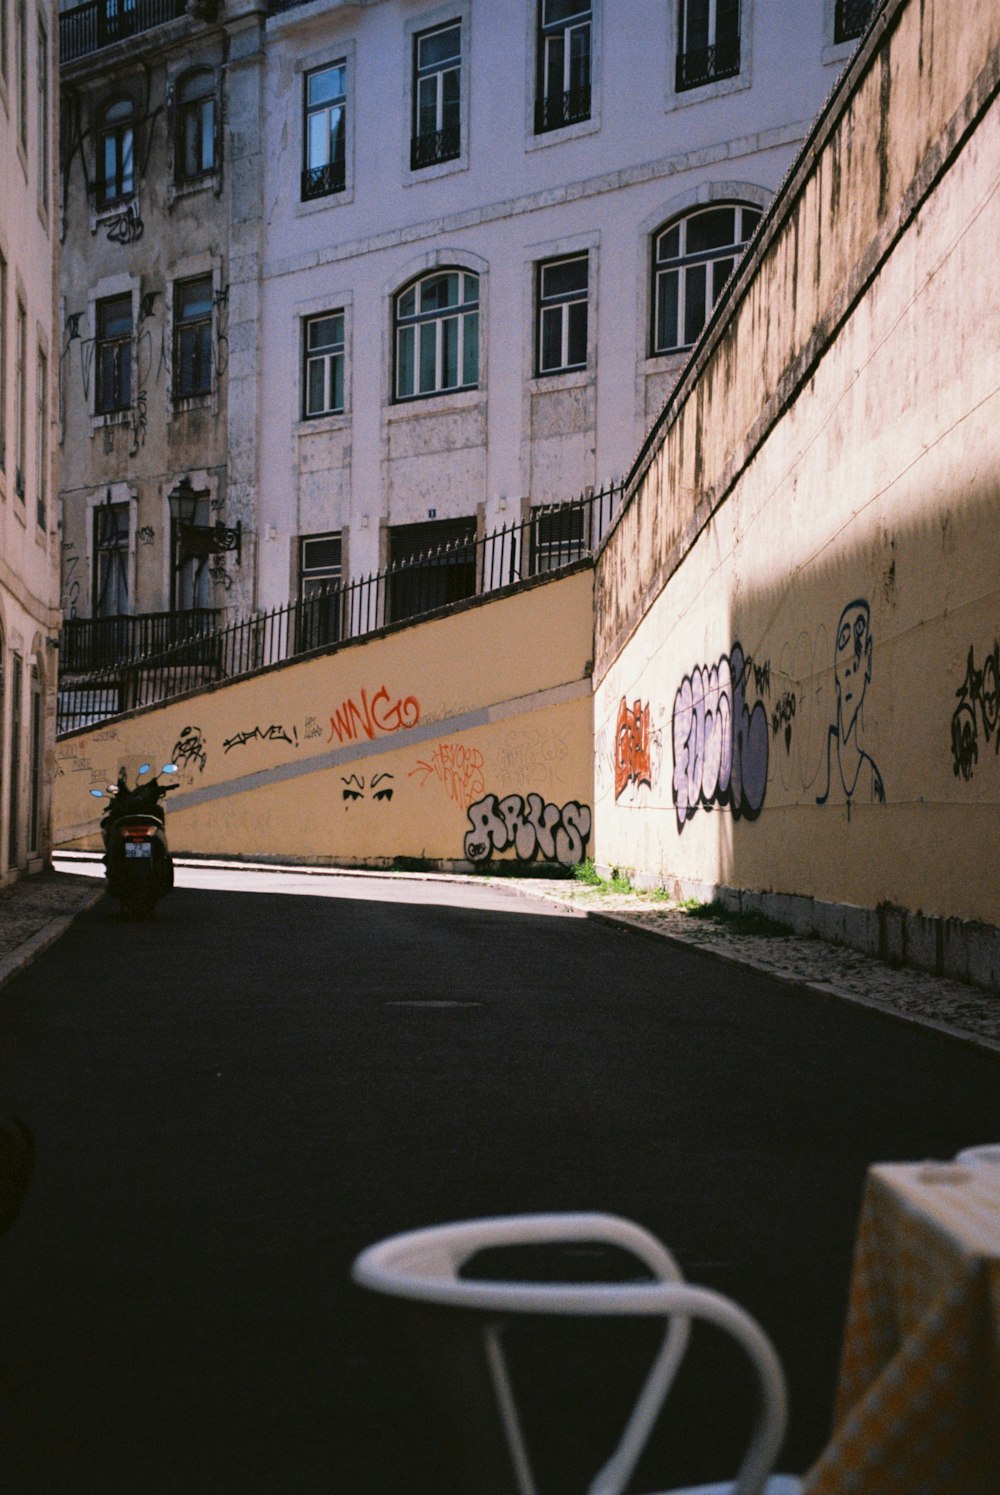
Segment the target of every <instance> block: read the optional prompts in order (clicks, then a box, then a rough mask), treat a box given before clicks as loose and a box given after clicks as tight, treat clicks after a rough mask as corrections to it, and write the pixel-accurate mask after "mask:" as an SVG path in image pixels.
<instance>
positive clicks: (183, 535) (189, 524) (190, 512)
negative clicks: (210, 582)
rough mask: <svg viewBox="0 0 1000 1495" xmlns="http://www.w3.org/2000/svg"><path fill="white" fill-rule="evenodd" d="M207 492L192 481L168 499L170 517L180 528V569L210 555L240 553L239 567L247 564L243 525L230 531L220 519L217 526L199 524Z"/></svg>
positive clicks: (179, 486) (238, 523) (184, 480)
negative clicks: (201, 505)
mask: <svg viewBox="0 0 1000 1495" xmlns="http://www.w3.org/2000/svg"><path fill="white" fill-rule="evenodd" d="M208 493H209V490H208V489H207V488H195V487H194V486H193V485H192V482H191V479H190V478H189V477H183V478H181V480H180V482H179V483H178V484H177V486H176V487H175V488H174V489H173V491H172V492H171V493H170V494H169V495H168V499H167V501H168V503H169V504H170V515H171V518H172V519H173V520H174V523H175V524H176V525H177V549H178V560H177V565H178V567H180V566H182V565H183V564H184V562H185V561H188V560H204V559H206V557H208V556H210V555H222V554H223V553H224V552H226V551H235V552H236V564H237V566H239V565H241V564H242V561H243V524H242V522H241V521H240V520H239V519H237V521H236V524H235V526H234V527H233V528H229V527H228V526H227V525H225V524H223V523H222V520H221V519H219V520H217V521H216V522H215V524H195V522H194V521H195V517H196V515H197V513H198V504H199V502H200V500H201V499H203V498H207V497H208Z"/></svg>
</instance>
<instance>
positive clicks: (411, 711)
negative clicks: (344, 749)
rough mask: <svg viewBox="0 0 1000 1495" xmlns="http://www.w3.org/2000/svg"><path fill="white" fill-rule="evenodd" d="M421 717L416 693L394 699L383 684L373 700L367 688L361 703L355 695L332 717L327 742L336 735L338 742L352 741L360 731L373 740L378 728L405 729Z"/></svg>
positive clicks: (395, 730) (385, 729)
mask: <svg viewBox="0 0 1000 1495" xmlns="http://www.w3.org/2000/svg"><path fill="white" fill-rule="evenodd" d="M419 720H420V703H419V701H418V700H417V698H416V697H415V696H405V697H397V699H396V700H395V701H393V699H392V697H391V696H390V695H389V692H388V690H387V689H386V687H385V686H384V685H381V686H379V688H378V690H377V691H376V692H375V694H374V695H373V696H372V698H371V700H369V699H368V693H367V691H365V690H362V692H361V705H360V706H359V705H358V703H357V702H356V701H355V700H354V698H353V696H349V697H348V699H347V700H346V701H343V702H342V703H341V705H340V706H339V707H338V708H337V710H336V711H335V712H334V714H333V716H331V718H330V735H329V737H328V738H327V742H332V741H333V739H334V737H336V739H337V741H338V742H343V741H344V739H345V738H346V739H347V741H348V742H356V741H357V739H358V733H359V731H360V732H363V733H364V735H365V736H366V737H367V738H368V740H369V742H371V740H372V739H373V738H374V737H375V735H376V733H378V732H382V733H386V734H388V733H390V732H405V731H406V730H407V728H409V727H415V726H416V725H417V722H418V721H419Z"/></svg>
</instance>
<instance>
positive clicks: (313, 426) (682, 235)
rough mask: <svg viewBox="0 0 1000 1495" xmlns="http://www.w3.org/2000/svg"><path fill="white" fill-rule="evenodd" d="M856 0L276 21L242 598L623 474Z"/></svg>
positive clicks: (372, 1) (584, 6)
mask: <svg viewBox="0 0 1000 1495" xmlns="http://www.w3.org/2000/svg"><path fill="white" fill-rule="evenodd" d="M871 9H872V4H871V0H862V3H860V4H854V5H851V4H847V6H846V7H845V5H844V0H767V3H765V0H627V3H625V4H621V3H619V4H610V3H606V0H517V3H510V0H506V3H503V4H498V3H495V0H446V3H440V0H424V3H421V0H369V3H367V4H364V5H361V4H357V3H347V0H311V3H306V4H301V5H295V6H290V7H287V8H283V9H281V10H280V11H279V12H278V13H276V14H273V15H271V16H270V17H269V19H268V21H267V25H266V80H265V104H264V121H265V124H264V150H263V157H264V180H263V201H264V229H263V252H264V261H263V266H262V298H261V305H262V317H261V347H262V350H263V358H262V365H261V368H262V375H261V377H262V386H263V396H262V399H261V405H260V410H261V435H260V486H259V493H260V499H259V515H258V523H259V546H258V566H259V572H258V601H259V603H260V604H261V605H263V606H274V605H277V604H280V603H282V602H284V601H285V600H287V599H288V598H289V597H290V596H295V595H297V594H298V593H300V592H301V591H302V590H304V589H307V588H308V586H309V585H310V582H311V581H314V580H316V579H323V578H326V579H332V578H335V577H336V576H337V575H338V574H342V575H343V576H344V577H345V578H346V577H348V576H351V577H357V576H359V575H363V574H367V573H369V572H371V571H373V570H375V569H376V568H378V567H380V566H382V565H385V564H386V563H387V562H388V561H389V560H391V559H398V558H400V557H401V556H404V555H406V554H408V553H413V551H414V550H415V549H416V548H419V547H420V546H421V545H422V544H425V543H430V542H432V541H435V540H439V539H441V540H444V539H451V538H457V537H458V536H460V535H467V534H468V532H469V528H470V527H475V526H476V525H478V528H479V531H480V532H482V530H483V529H484V528H486V529H489V528H492V527H494V526H497V525H500V524H503V523H509V522H512V521H516V520H519V519H520V518H521V517H522V516H523V515H524V513H525V511H526V510H527V508H528V507H529V506H531V505H536V504H541V503H552V502H559V501H565V500H570V499H573V498H574V497H576V496H578V495H579V494H581V493H583V492H585V491H586V490H589V489H591V488H600V487H602V486H604V485H606V484H608V483H609V482H611V481H613V480H614V479H616V478H617V477H620V476H621V475H622V474H623V473H624V472H625V471H626V470H627V468H628V466H629V464H630V462H631V460H632V458H633V457H634V455H635V453H636V451H637V449H638V447H639V445H640V443H641V441H642V438H643V436H644V434H645V432H646V431H647V429H648V428H649V426H650V424H651V422H652V420H653V419H654V417H655V416H656V414H657V412H658V411H659V409H660V408H661V406H662V404H663V400H664V398H665V395H666V393H667V392H668V390H669V389H670V388H671V387H672V384H673V383H674V381H675V380H676V377H677V375H678V372H679V370H680V368H681V366H682V365H683V363H684V361H685V359H686V356H687V351H686V350H688V349H689V348H690V345H691V343H692V342H693V340H694V338H695V337H696V336H697V333H698V331H699V329H700V327H701V325H702V323H703V322H704V320H705V316H706V312H707V310H708V309H710V306H711V303H712V300H713V297H714V294H716V293H717V292H718V290H719V288H720V287H721V284H722V281H723V280H724V278H725V275H726V274H727V273H728V271H729V269H730V268H731V267H732V264H733V261H734V256H735V255H736V254H737V253H738V252H739V247H740V246H741V245H742V244H743V243H744V242H745V240H746V238H747V237H748V235H749V234H750V233H751V232H752V230H753V228H754V226H755V225H756V223H757V221H758V219H759V216H760V214H761V211H762V210H763V209H764V208H765V207H766V206H767V204H768V202H769V201H770V198H771V196H772V195H773V193H774V190H775V188H776V186H777V185H778V183H779V181H780V179H781V177H782V175H783V173H784V171H785V170H786V168H787V166H788V165H789V163H790V161H791V160H792V158H793V156H794V154H795V152H796V150H797V148H798V146H799V145H800V143H801V141H802V139H803V138H804V136H805V134H806V132H807V129H808V127H809V125H810V123H811V121H812V119H813V117H814V116H815V114H816V113H817V111H818V109H819V107H820V105H821V103H822V102H823V99H824V97H825V96H826V94H827V93H828V91H829V89H830V88H831V87H832V85H833V83H834V82H835V80H836V77H837V75H838V73H839V71H840V68H841V67H842V65H843V62H844V61H845V59H846V57H847V56H848V55H849V54H850V52H851V51H852V49H853V46H854V45H855V42H854V40H853V39H851V38H852V37H854V38H856V36H857V35H858V34H859V32H860V31H861V30H862V29H863V27H864V25H865V23H866V22H867V20H868V17H869V15H870V13H871ZM838 37H843V39H842V40H838Z"/></svg>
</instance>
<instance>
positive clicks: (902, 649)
mask: <svg viewBox="0 0 1000 1495" xmlns="http://www.w3.org/2000/svg"><path fill="white" fill-rule="evenodd" d="M891 8H892V10H893V12H894V14H895V16H896V24H895V25H894V26H893V27H890V28H888V29H887V31H886V32H885V35H884V37H883V40H882V43H881V45H882V47H883V49H884V53H885V55H884V56H883V57H882V58H880V57H879V55H878V53H877V52H873V54H872V55H871V57H868V58H867V59H866V58H865V56H864V52H863V49H862V52H861V53H859V59H858V63H857V65H856V69H855V77H854V81H853V86H852V87H851V88H849V89H848V91H847V92H846V93H845V94H844V96H843V97H842V98H841V99H840V100H839V101H836V100H835V101H834V103H833V104H832V105H831V106H830V110H829V114H828V117H827V119H826V120H825V122H824V127H823V129H822V130H821V131H820V133H819V135H818V136H817V137H816V141H815V143H814V146H813V148H812V151H811V153H808V154H807V155H806V156H804V157H803V160H802V162H801V163H800V166H799V168H798V170H797V172H794V173H793V174H792V175H791V177H790V179H789V181H788V183H787V184H786V187H785V189H784V191H783V194H782V197H781V198H780V199H779V202H778V203H777V204H776V207H775V211H774V214H773V217H772V218H771V219H770V220H769V222H768V225H767V226H768V230H769V231H768V233H765V234H763V235H762V236H761V238H760V240H759V242H758V244H757V245H756V246H755V249H754V250H753V251H751V255H752V257H751V260H750V261H749V262H748V264H749V268H750V273H749V275H748V278H747V279H746V281H745V282H744V283H743V285H742V287H741V288H740V290H739V292H738V294H737V295H736V296H735V297H734V298H733V300H732V302H731V304H729V305H728V306H727V307H726V311H725V315H723V316H720V318H719V319H718V321H717V323H716V325H715V326H714V327H713V328H712V329H711V334H710V336H709V338H708V339H707V340H706V343H705V345H704V346H703V347H702V348H701V349H700V350H698V356H696V357H695V358H694V359H693V360H692V363H691V365H690V366H689V369H688V371H687V372H686V374H685V376H684V378H683V379H682V381H681V383H680V385H679V386H678V389H677V391H676V392H675V395H674V397H673V398H672V400H671V402H670V403H669V404H668V406H667V409H666V412H665V414H664V417H663V420H662V422H661V425H660V428H659V430H658V431H657V433H656V434H655V438H654V439H653V440H652V442H651V444H650V447H649V451H648V453H647V455H646V457H645V458H644V465H643V467H642V469H641V471H640V474H639V476H638V478H637V482H636V486H635V488H634V490H633V492H632V494H631V496H630V498H629V500H628V502H627V504H626V507H625V509H624V511H623V513H622V515H621V517H620V520H619V522H618V525H617V527H616V529H615V530H614V531H613V532H612V534H611V536H610V538H609V540H608V542H607V545H606V548H605V550H604V551H603V553H602V555H601V556H600V557H599V559H598V568H597V588H596V593H595V597H596V606H597V625H596V640H595V653H596V663H595V680H596V694H595V770H594V772H595V784H594V796H595V798H594V826H593V831H592V835H593V836H594V839H595V843H596V846H597V848H598V859H599V860H600V861H601V862H603V863H606V864H613V865H617V866H620V867H625V868H629V869H632V870H633V871H634V872H635V873H636V874H637V875H639V877H640V878H644V879H647V880H649V881H653V882H656V881H659V882H663V883H665V884H666V885H667V886H673V885H675V884H676V885H679V886H680V887H682V888H683V887H686V886H688V885H690V886H691V887H692V888H705V887H709V888H723V889H732V890H738V891H741V892H742V891H748V892H752V893H753V894H755V895H758V894H760V895H767V896H770V895H772V894H773V895H782V896H784V895H788V896H789V897H792V898H795V897H798V898H802V899H805V900H816V901H822V902H824V903H826V904H834V905H837V906H839V907H840V908H852V909H868V910H872V911H875V910H884V909H886V908H892V909H895V910H903V911H909V914H910V915H912V916H913V917H916V916H918V915H919V916H921V917H934V918H938V919H948V920H961V921H980V922H981V923H982V924H984V925H991V926H996V925H998V924H1000V644H998V642H997V640H998V638H1000V582H998V577H1000V524H998V515H1000V476H998V474H1000V352H998V349H1000V301H998V299H997V297H996V295H995V293H994V291H993V289H992V287H991V286H990V285H989V284H988V278H985V277H983V276H982V275H981V274H979V273H977V270H976V267H977V266H981V265H982V264H985V263H988V262H989V258H990V254H991V245H993V244H995V242H996V238H997V235H998V234H1000V194H998V193H997V191H996V178H995V170H993V169H992V167H991V164H990V163H991V162H994V163H995V161H996V159H997V153H998V152H1000V111H997V110H996V108H988V107H986V105H985V104H984V102H983V101H984V98H985V95H983V94H982V93H981V92H980V91H979V88H978V85H977V84H976V78H977V76H978V72H979V70H980V69H981V68H986V69H987V72H988V73H989V76H990V77H991V79H994V80H995V81H996V82H997V83H1000V77H998V73H1000V63H998V56H1000V54H998V52H997V50H996V48H997V46H998V43H1000V18H998V17H997V15H996V14H995V13H994V14H993V15H992V17H990V18H987V17H986V16H985V14H983V15H982V16H981V17H980V20H981V22H982V24H981V25H977V27H976V28H974V29H973V33H972V34H969V33H967V32H963V33H962V46H963V47H964V48H966V50H965V51H964V53H963V59H964V60H963V64H962V66H961V67H957V66H956V67H951V66H950V65H949V66H947V67H945V68H944V70H943V71H942V72H940V73H934V72H933V68H934V66H935V65H936V62H937V60H940V59H944V58H946V57H951V56H954V55H955V54H954V52H953V50H952V49H953V47H954V46H955V45H957V40H956V38H957V30H956V28H958V27H960V26H961V20H960V18H959V17H958V16H957V15H956V16H952V15H951V12H950V10H949V8H948V7H944V6H937V7H928V8H925V7H923V6H921V5H919V4H916V3H908V0H897V3H894V4H893V5H892V7H891ZM932 13H933V15H934V16H935V17H936V20H935V23H934V25H933V26H931V25H930V22H929V17H930V16H931V14H932ZM918 57H919V58H921V59H922V65H921V66H920V67H918V66H917V64H916V62H915V61H914V59H917V58H918ZM991 70H992V71H991ZM889 72H891V74H892V79H893V85H892V90H891V99H889V98H888V94H887V92H886V86H885V82H884V79H885V78H886V77H887V76H888V75H889ZM932 73H933V77H932ZM984 76H985V74H984ZM887 101H888V102H887ZM838 110H840V111H841V112H839V113H838V112H837V111H838ZM955 120H961V121H962V128H963V130H964V131H966V135H965V143H964V145H963V146H962V148H961V149H960V150H958V151H957V152H952V151H951V150H950V149H945V145H944V142H946V141H947V140H949V139H951V138H952V136H951V135H950V134H949V131H951V130H952V129H953V128H954V121H955ZM869 139H870V140H871V141H875V140H876V139H880V140H881V141H882V143H883V144H882V155H881V156H880V157H879V158H878V160H876V158H875V156H874V155H873V154H871V152H870V151H867V150H866V148H864V147H861V146H859V142H863V141H868V140H869ZM904 202H905V204H906V211H905V212H904V211H903V208H902V206H901V204H903V203H904ZM859 267H863V273H862V269H860V268H859Z"/></svg>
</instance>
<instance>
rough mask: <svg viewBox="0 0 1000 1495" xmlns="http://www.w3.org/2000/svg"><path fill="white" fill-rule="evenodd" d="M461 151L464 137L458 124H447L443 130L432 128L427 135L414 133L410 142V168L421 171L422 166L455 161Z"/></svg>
mask: <svg viewBox="0 0 1000 1495" xmlns="http://www.w3.org/2000/svg"><path fill="white" fill-rule="evenodd" d="M461 153H462V137H461V132H460V130H459V127H458V125H447V126H446V127H445V128H444V129H443V130H432V131H430V133H429V134H427V135H414V137H413V139H412V141H411V142H410V170H411V171H419V170H420V168H421V167H422V166H438V165H440V163H441V162H442V161H454V160H455V158H456V157H457V156H460V155H461Z"/></svg>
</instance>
